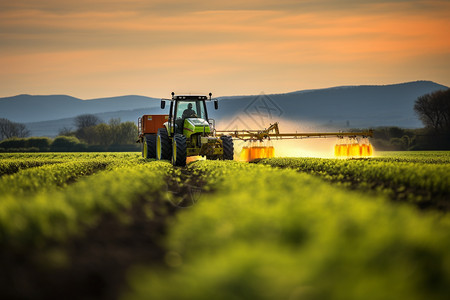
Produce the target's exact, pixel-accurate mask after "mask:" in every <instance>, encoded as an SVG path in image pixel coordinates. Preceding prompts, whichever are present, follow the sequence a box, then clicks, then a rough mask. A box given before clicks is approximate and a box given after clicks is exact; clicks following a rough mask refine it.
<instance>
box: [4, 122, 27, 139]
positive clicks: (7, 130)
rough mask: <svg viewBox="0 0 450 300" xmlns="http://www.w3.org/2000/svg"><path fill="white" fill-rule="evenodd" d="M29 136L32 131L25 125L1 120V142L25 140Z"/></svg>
mask: <svg viewBox="0 0 450 300" xmlns="http://www.w3.org/2000/svg"><path fill="white" fill-rule="evenodd" d="M29 135H30V131H29V130H28V129H27V127H26V126H25V125H24V124H21V123H15V122H11V121H10V120H8V119H5V118H0V140H3V139H8V138H12V137H18V138H23V137H27V136H29Z"/></svg>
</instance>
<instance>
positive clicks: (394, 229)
mask: <svg viewBox="0 0 450 300" xmlns="http://www.w3.org/2000/svg"><path fill="white" fill-rule="evenodd" d="M449 174H450V152H385V153H379V154H378V156H377V157H374V158H370V159H320V158H268V159H260V160H256V161H253V162H251V163H245V162H236V161H204V160H200V161H195V162H192V163H190V164H188V166H187V167H185V168H177V167H173V166H172V165H171V164H170V163H169V162H167V161H156V160H144V159H142V158H141V157H140V155H139V154H138V153H31V154H26V153H23V154H22V153H16V154H6V153H5V154H0V266H1V272H0V297H1V298H2V299H50V298H51V299H54V298H61V299H87V298H91V299H208V300H210V299H448V295H450V251H449V249H450V216H449V210H450V177H449Z"/></svg>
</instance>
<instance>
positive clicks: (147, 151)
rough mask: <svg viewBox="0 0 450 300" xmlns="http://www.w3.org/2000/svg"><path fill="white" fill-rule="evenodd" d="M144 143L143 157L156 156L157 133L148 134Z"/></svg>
mask: <svg viewBox="0 0 450 300" xmlns="http://www.w3.org/2000/svg"><path fill="white" fill-rule="evenodd" d="M142 145H143V147H142V157H144V158H156V134H146V135H145V136H144V139H143V142H142Z"/></svg>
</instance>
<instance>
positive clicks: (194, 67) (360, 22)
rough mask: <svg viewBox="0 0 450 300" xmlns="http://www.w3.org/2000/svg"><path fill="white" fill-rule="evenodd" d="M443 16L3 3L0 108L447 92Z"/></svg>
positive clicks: (403, 10) (155, 2)
mask: <svg viewBox="0 0 450 300" xmlns="http://www.w3.org/2000/svg"><path fill="white" fill-rule="evenodd" d="M448 11H450V2H449V1H442V0H431V1H426V2H424V1H403V0H388V1H383V3H379V2H378V1H375V0H370V1H359V0H343V1H342V0H341V1H337V0H320V1H307V0H303V1H294V0H281V1H275V0H264V1H253V0H252V1H247V2H244V3H241V2H239V1H228V2H223V1H204V0H193V1H190V2H189V4H188V3H186V1H182V0H169V1H162V0H152V1H146V0H132V1H124V0H114V1H113V0H100V1H96V2H95V3H92V2H90V1H87V0H77V1H75V0H68V1H64V2H60V1H56V0H44V1H39V2H38V3H37V2H36V1H34V0H20V1H14V2H2V3H0V34H1V36H2V43H1V44H0V64H1V65H2V68H1V70H0V81H1V82H2V86H1V88H0V97H10V95H17V94H30V95H54V94H65V95H71V96H73V97H76V98H79V99H96V98H107V97H113V95H152V97H157V98H161V97H167V95H168V93H170V92H171V91H174V92H175V93H177V94H180V93H182V92H183V93H192V94H205V93H208V92H209V91H214V92H215V94H216V95H257V94H261V93H265V94H274V93H289V92H295V91H302V90H314V89H323V88H330V87H338V86H355V85H356V86H359V85H389V84H392V83H393V82H412V81H417V78H426V79H427V80H429V81H433V82H435V83H438V84H441V85H444V86H450V40H449V39H448V36H450V20H449V19H448V16H447V12H448ZM205 89H206V90H205Z"/></svg>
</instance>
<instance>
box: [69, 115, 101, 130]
mask: <svg viewBox="0 0 450 300" xmlns="http://www.w3.org/2000/svg"><path fill="white" fill-rule="evenodd" d="M102 122H103V121H102V120H101V119H100V118H99V117H97V116H96V115H92V114H84V115H79V116H77V117H76V118H75V126H76V127H77V130H80V129H83V128H86V127H92V126H95V125H98V124H100V123H102Z"/></svg>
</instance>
